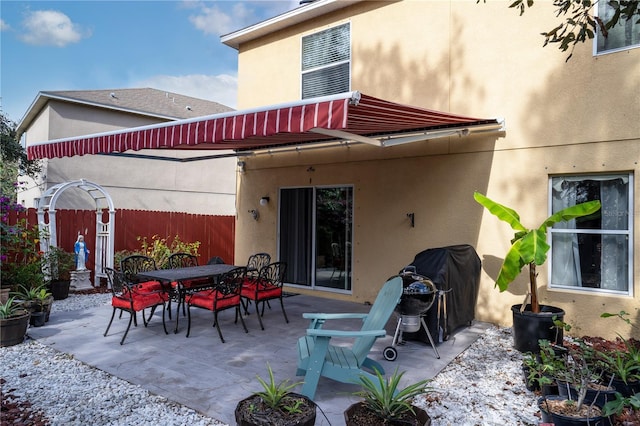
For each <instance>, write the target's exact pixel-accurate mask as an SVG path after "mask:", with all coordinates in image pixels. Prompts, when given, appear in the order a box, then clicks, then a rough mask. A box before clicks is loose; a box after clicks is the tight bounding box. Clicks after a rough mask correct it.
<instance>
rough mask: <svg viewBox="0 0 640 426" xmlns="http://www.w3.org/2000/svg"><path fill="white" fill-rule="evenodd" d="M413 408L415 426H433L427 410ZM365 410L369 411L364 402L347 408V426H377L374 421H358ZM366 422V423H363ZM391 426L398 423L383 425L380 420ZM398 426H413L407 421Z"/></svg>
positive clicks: (345, 418)
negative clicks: (408, 425)
mask: <svg viewBox="0 0 640 426" xmlns="http://www.w3.org/2000/svg"><path fill="white" fill-rule="evenodd" d="M412 407H413V411H414V412H415V413H416V414H415V417H414V420H415V423H414V424H415V425H418V426H429V425H431V417H429V415H428V414H427V412H426V411H425V410H423V409H422V408H419V407H416V406H412ZM363 410H365V411H366V410H368V409H367V408H366V407H365V406H364V402H356V403H355V404H352V405H350V406H349V408H347V409H346V410H345V412H344V421H345V423H346V426H365V425H366V426H377V425H376V424H375V423H372V420H364V419H359V420H358V419H357V417H358V415H357V413H358V412H362V411H363ZM363 422H366V423H363ZM383 424H384V425H390V426H393V425H395V424H396V423H393V422H391V423H383V420H382V419H380V425H383ZM397 424H399V425H400V424H402V425H406V424H411V423H407V422H406V421H402V422H398V423H397Z"/></svg>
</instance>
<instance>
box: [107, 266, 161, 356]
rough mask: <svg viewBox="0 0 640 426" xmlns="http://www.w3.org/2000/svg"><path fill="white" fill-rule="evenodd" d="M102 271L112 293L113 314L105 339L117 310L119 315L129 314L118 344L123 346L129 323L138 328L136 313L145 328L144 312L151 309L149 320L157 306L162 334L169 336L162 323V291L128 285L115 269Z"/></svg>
mask: <svg viewBox="0 0 640 426" xmlns="http://www.w3.org/2000/svg"><path fill="white" fill-rule="evenodd" d="M104 271H105V272H106V274H107V279H108V280H109V285H110V287H111V292H112V293H113V295H112V297H111V306H112V307H113V312H112V313H111V319H110V320H109V325H107V329H106V330H105V332H104V336H105V337H106V336H107V333H109V328H111V323H113V318H114V317H115V315H116V311H117V310H119V311H120V314H122V312H128V313H129V324H128V325H127V329H126V330H125V332H124V336H122V340H120V344H121V345H122V344H124V339H126V338H127V334H128V333H129V329H130V328H131V323H132V322H133V323H134V325H135V326H136V327H137V326H138V319H137V313H138V312H142V321H143V322H144V326H145V327H146V326H147V324H148V320H147V319H146V318H145V316H144V310H145V309H147V308H151V314H150V315H149V319H151V317H152V316H153V313H154V312H155V310H156V308H157V307H158V306H162V327H163V328H164V333H165V334H169V333H167V326H166V323H165V321H164V307H165V301H166V295H165V294H164V293H163V292H162V291H149V290H146V289H145V288H144V287H143V286H142V285H141V284H130V283H128V282H127V281H126V280H125V278H124V274H123V273H122V272H119V271H116V270H115V269H112V268H104Z"/></svg>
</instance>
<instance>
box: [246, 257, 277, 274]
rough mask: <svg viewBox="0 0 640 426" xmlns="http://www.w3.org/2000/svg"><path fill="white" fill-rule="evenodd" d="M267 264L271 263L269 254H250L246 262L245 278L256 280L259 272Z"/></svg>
mask: <svg viewBox="0 0 640 426" xmlns="http://www.w3.org/2000/svg"><path fill="white" fill-rule="evenodd" d="M269 263H271V255H270V254H269V253H256V254H252V255H251V256H249V259H248V260H247V277H248V278H258V275H259V274H260V270H261V269H262V268H263V267H265V266H267V265H268V264H269Z"/></svg>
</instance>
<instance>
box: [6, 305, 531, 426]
mask: <svg viewBox="0 0 640 426" xmlns="http://www.w3.org/2000/svg"><path fill="white" fill-rule="evenodd" d="M110 297H111V296H110V294H90V295H71V296H69V298H67V299H65V300H61V301H56V302H55V303H54V304H53V309H52V312H60V311H68V310H76V309H86V308H90V307H94V306H99V305H104V304H107V303H109V299H110ZM511 346H512V337H511V330H510V329H508V328H498V327H492V328H490V329H488V330H487V331H486V333H485V334H484V335H483V336H481V337H480V338H479V339H478V341H477V342H475V343H474V344H473V345H472V346H471V347H470V348H469V349H467V350H466V351H465V352H464V353H462V354H461V355H460V356H458V357H457V358H456V359H455V360H454V361H453V362H452V363H451V364H449V365H448V366H447V367H446V368H445V369H444V370H443V371H442V372H441V373H440V374H438V376H436V378H435V379H434V380H433V381H432V383H431V386H432V387H433V388H434V390H435V391H434V392H433V393H430V394H428V395H425V396H423V397H420V398H418V400H417V401H416V405H418V406H420V407H422V408H425V409H426V410H427V412H428V413H429V415H430V416H431V418H432V425H433V426H449V425H451V426H453V425H456V426H458V425H462V426H466V425H469V426H475V425H482V426H485V425H486V426H490V425H491V426H493V425H523V426H524V425H537V424H538V423H539V418H538V417H537V415H536V413H537V412H538V410H537V408H536V406H535V395H534V394H533V393H531V392H529V391H527V390H526V388H525V386H524V381H523V379H522V370H521V360H522V356H521V354H520V353H519V352H517V351H515V350H513V349H512V347H511ZM0 358H2V363H0V377H1V378H2V381H3V383H2V402H3V411H2V426H4V425H18V424H22V425H41V424H51V425H78V426H79V425H87V424H93V425H94V426H99V425H154V426H155V425H195V426H200V425H221V424H223V423H220V422H218V421H217V420H215V419H211V418H209V417H206V416H204V415H202V414H200V413H198V412H196V411H194V410H192V409H190V408H187V407H185V406H182V405H180V404H177V403H174V402H171V401H169V400H167V399H165V398H163V397H159V396H157V395H153V394H150V393H149V392H147V391H146V390H145V389H143V388H141V387H140V386H136V385H132V384H130V383H128V382H126V381H124V380H121V379H118V378H116V377H114V376H111V375H109V374H107V373H105V372H103V371H101V370H98V369H96V368H93V367H90V366H88V365H86V364H83V363H81V362H79V361H77V360H76V359H74V358H73V357H72V356H70V355H68V354H64V353H60V352H57V351H55V350H54V349H51V348H49V347H47V346H44V345H41V344H40V343H38V342H37V341H28V342H25V343H23V344H20V345H16V346H11V347H7V348H0ZM61 395H64V402H63V401H62V400H61V399H60V398H59V397H60V396H61ZM87 395H94V396H93V397H91V398H89V399H87ZM7 407H9V408H12V409H13V411H12V412H11V413H9V412H8V411H5V410H6V409H7ZM16 407H17V408H16ZM21 418H22V419H21ZM24 418H26V420H24ZM334 426H338V425H334Z"/></svg>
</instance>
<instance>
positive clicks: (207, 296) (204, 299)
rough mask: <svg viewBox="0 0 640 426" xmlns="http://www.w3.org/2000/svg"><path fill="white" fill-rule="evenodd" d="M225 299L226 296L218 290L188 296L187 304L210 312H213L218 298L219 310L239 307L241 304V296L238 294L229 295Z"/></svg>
mask: <svg viewBox="0 0 640 426" xmlns="http://www.w3.org/2000/svg"><path fill="white" fill-rule="evenodd" d="M223 297H224V295H223V294H221V293H219V292H218V291H216V290H209V291H200V292H198V293H194V294H192V295H190V296H187V303H188V304H190V305H193V306H197V307H199V308H205V309H209V310H210V311H211V310H213V303H214V300H215V299H216V298H218V301H217V304H216V307H217V309H218V310H222V309H226V308H230V307H232V306H238V305H239V304H240V296H239V295H237V294H235V295H227V296H226V298H223Z"/></svg>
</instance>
